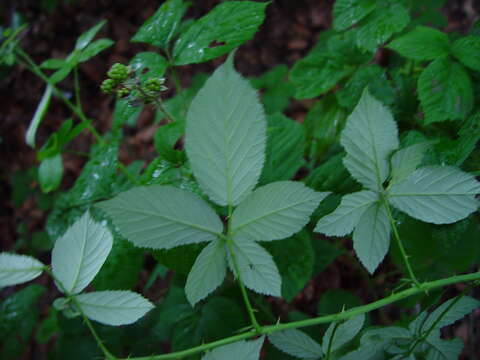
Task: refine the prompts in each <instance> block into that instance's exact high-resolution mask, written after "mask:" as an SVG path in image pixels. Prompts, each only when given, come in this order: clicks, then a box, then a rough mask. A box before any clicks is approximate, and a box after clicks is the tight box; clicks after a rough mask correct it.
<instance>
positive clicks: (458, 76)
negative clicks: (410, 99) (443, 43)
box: [418, 57, 473, 124]
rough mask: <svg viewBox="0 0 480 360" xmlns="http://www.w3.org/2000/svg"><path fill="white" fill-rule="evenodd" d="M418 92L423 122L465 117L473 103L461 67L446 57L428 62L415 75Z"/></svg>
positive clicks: (469, 84) (466, 78)
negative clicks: (423, 68)
mask: <svg viewBox="0 0 480 360" xmlns="http://www.w3.org/2000/svg"><path fill="white" fill-rule="evenodd" d="M418 95H419V98H420V103H421V105H422V108H423V111H424V112H425V122H426V123H427V124H429V123H433V122H437V121H444V120H457V119H460V120H462V119H465V118H466V117H467V115H468V114H469V112H470V110H471V109H472V107H473V90H472V84H471V80H470V77H469V75H468V73H467V72H466V71H465V68H464V67H463V66H462V65H460V64H459V63H457V62H456V61H452V60H451V59H449V58H448V57H441V58H438V59H436V60H435V61H433V62H432V63H431V64H430V65H428V66H427V67H426V68H425V70H423V71H422V73H421V74H420V77H419V78H418Z"/></svg>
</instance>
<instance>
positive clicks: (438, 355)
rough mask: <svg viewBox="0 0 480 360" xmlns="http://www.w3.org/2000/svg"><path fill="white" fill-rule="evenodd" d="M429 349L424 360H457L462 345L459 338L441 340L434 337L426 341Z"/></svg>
mask: <svg viewBox="0 0 480 360" xmlns="http://www.w3.org/2000/svg"><path fill="white" fill-rule="evenodd" d="M427 343H428V345H430V349H429V350H428V353H427V357H426V358H425V359H426V360H450V359H458V358H459V357H460V354H461V353H462V350H463V346H464V343H463V341H462V339H460V338H454V339H451V340H442V339H440V337H435V338H431V339H428V340H427Z"/></svg>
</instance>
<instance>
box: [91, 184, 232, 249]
mask: <svg viewBox="0 0 480 360" xmlns="http://www.w3.org/2000/svg"><path fill="white" fill-rule="evenodd" d="M98 207H100V208H101V209H103V210H104V211H106V212H107V214H108V215H109V216H110V217H111V218H112V220H113V223H114V224H115V225H116V226H117V227H118V228H119V230H120V233H121V234H122V235H123V236H124V237H126V238H127V239H128V240H130V241H131V242H133V243H134V244H135V245H136V246H139V247H148V248H153V249H170V248H173V247H176V246H179V245H186V244H193V243H199V242H204V241H212V240H215V239H216V238H217V236H218V235H219V234H220V233H221V232H222V229H223V225H222V223H221V221H220V219H219V218H218V216H217V214H215V212H214V211H213V209H212V208H211V207H210V206H209V205H208V204H207V203H206V202H205V201H204V200H202V199H201V198H200V197H198V196H197V195H194V194H192V193H191V192H189V191H186V190H182V189H178V188H175V187H173V186H162V185H151V186H139V187H135V188H133V189H130V190H128V191H125V192H123V193H121V194H120V195H118V196H117V197H115V198H113V199H111V200H108V201H104V202H101V203H100V204H98Z"/></svg>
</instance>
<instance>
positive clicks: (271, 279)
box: [228, 238, 282, 297]
mask: <svg viewBox="0 0 480 360" xmlns="http://www.w3.org/2000/svg"><path fill="white" fill-rule="evenodd" d="M232 248H233V252H234V254H235V260H236V263H237V265H238V268H239V272H240V278H241V280H242V282H243V283H244V284H245V286H246V287H248V288H249V289H251V290H253V291H255V292H257V293H260V294H265V295H272V296H278V297H279V296H281V287H282V279H281V277H280V273H279V272H278V269H277V265H276V264H275V262H274V261H273V258H272V256H271V255H270V254H269V253H268V252H267V251H266V250H265V249H264V248H263V247H261V246H260V245H258V244H257V243H256V242H254V241H252V240H250V239H247V238H236V239H235V241H234V242H233V246H232ZM228 265H229V267H230V269H231V270H232V272H233V273H234V274H236V275H237V272H236V271H235V266H234V263H233V260H232V257H231V255H230V254H229V255H228ZM237 277H238V275H237Z"/></svg>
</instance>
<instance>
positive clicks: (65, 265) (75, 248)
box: [52, 212, 112, 294]
mask: <svg viewBox="0 0 480 360" xmlns="http://www.w3.org/2000/svg"><path fill="white" fill-rule="evenodd" d="M111 249H112V234H111V233H110V231H109V230H108V227H107V225H106V224H102V223H96V222H94V221H93V219H92V217H91V216H90V214H89V213H88V212H86V213H85V214H84V215H83V216H82V217H81V218H80V219H79V220H77V221H76V222H75V223H74V224H73V225H72V226H71V227H70V228H68V230H67V231H66V232H65V234H64V235H63V236H62V237H61V238H59V239H57V241H56V242H55V245H54V247H53V250H52V271H53V275H54V276H55V278H56V279H57V280H58V281H59V283H57V287H58V289H59V290H60V291H61V292H65V293H67V294H77V293H79V292H80V291H82V290H83V289H85V288H86V287H87V286H88V284H89V283H90V282H91V281H92V280H93V278H94V277H95V275H96V274H97V273H98V271H99V270H100V268H101V267H102V265H103V263H104V262H105V260H106V258H107V256H108V254H109V252H110V250H111Z"/></svg>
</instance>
